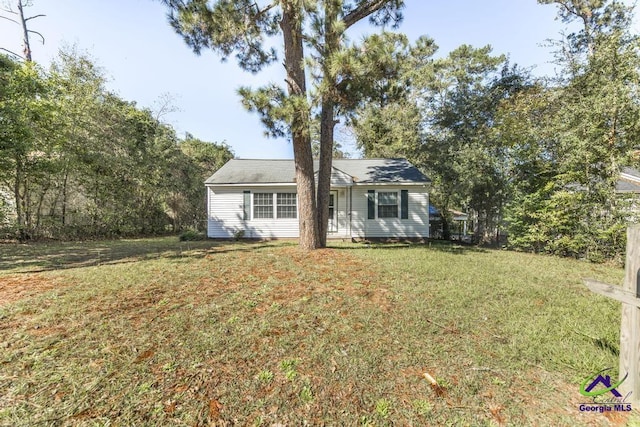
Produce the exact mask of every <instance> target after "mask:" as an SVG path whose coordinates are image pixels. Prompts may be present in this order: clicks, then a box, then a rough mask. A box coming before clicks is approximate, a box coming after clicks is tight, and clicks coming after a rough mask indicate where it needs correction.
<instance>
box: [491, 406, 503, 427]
mask: <svg viewBox="0 0 640 427" xmlns="http://www.w3.org/2000/svg"><path fill="white" fill-rule="evenodd" d="M503 409H504V407H503V406H501V405H490V406H489V411H490V412H491V415H492V416H493V418H494V419H495V420H496V421H497V422H498V424H499V425H501V426H502V425H504V424H505V420H504V417H503V416H502V413H501V412H502V410H503Z"/></svg>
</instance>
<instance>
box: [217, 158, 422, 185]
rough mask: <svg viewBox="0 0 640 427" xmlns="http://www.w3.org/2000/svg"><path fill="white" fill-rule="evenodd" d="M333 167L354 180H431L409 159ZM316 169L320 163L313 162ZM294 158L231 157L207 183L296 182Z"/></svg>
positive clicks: (337, 163)
mask: <svg viewBox="0 0 640 427" xmlns="http://www.w3.org/2000/svg"><path fill="white" fill-rule="evenodd" d="M333 167H334V169H337V170H339V171H342V172H344V173H346V174H348V175H350V176H351V177H353V180H354V182H355V183H359V184H366V183H425V182H430V180H429V178H427V177H426V176H425V175H424V174H423V173H422V172H420V171H419V170H418V169H417V168H416V167H415V166H413V165H412V164H411V163H409V162H408V161H407V160H406V159H334V160H333ZM314 169H315V171H317V170H318V162H317V161H316V162H314ZM294 178H295V166H294V163H293V160H249V159H232V160H229V161H228V162H227V163H226V164H225V165H224V166H222V167H221V168H220V169H218V171H217V172H216V173H214V174H213V175H211V177H209V179H207V180H206V181H205V184H254V183H259V184H270V183H279V184H280V183H292V184H293V183H295V179H294Z"/></svg>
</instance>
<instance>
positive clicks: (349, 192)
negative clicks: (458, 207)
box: [205, 159, 430, 238]
mask: <svg viewBox="0 0 640 427" xmlns="http://www.w3.org/2000/svg"><path fill="white" fill-rule="evenodd" d="M317 169H318V166H317V163H316V171H317ZM316 178H317V172H316ZM429 183H430V180H429V178H427V177H426V176H424V175H423V174H422V172H420V171H419V170H418V169H417V168H416V167H415V166H413V165H412V164H411V163H409V162H408V161H407V160H405V159H335V160H333V171H332V175H331V196H330V203H329V235H328V237H329V238H426V237H429V193H428V190H429ZM205 185H206V187H207V210H208V232H207V235H208V236H209V237H213V238H230V237H234V236H237V235H243V236H244V237H247V238H279V237H298V200H297V195H296V184H295V166H294V163H293V160H246V159H233V160H230V161H229V162H228V163H226V164H225V165H224V166H223V167H222V168H220V169H219V170H218V171H217V172H216V173H214V174H213V175H212V176H211V177H210V178H209V179H207V180H206V181H205Z"/></svg>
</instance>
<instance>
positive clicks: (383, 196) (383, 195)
mask: <svg viewBox="0 0 640 427" xmlns="http://www.w3.org/2000/svg"><path fill="white" fill-rule="evenodd" d="M378 218H398V193H397V192H395V191H379V192H378Z"/></svg>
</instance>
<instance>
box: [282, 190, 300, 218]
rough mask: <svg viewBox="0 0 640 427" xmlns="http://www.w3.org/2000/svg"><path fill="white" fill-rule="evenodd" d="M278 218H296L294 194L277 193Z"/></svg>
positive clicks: (296, 209)
mask: <svg viewBox="0 0 640 427" xmlns="http://www.w3.org/2000/svg"><path fill="white" fill-rule="evenodd" d="M277 203H278V204H277V206H278V218H297V217H298V206H297V203H296V193H278V196H277Z"/></svg>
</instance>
